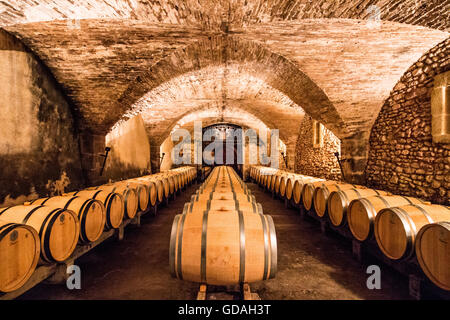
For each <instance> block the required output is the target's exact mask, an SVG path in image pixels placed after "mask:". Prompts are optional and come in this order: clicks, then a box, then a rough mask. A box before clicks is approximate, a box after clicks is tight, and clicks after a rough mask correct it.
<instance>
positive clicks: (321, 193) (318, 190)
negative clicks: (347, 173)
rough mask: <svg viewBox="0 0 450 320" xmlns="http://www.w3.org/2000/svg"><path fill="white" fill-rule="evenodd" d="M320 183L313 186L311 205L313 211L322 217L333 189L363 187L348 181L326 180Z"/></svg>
mask: <svg viewBox="0 0 450 320" xmlns="http://www.w3.org/2000/svg"><path fill="white" fill-rule="evenodd" d="M326 182H327V183H323V184H322V185H318V186H316V187H315V189H314V192H313V205H314V211H315V212H316V214H317V215H318V216H319V217H323V216H324V215H325V213H326V210H327V205H328V198H329V196H330V194H331V193H332V192H334V191H341V190H348V189H355V188H359V189H364V188H365V187H362V186H358V185H354V184H349V183H339V182H334V183H333V182H331V183H328V182H329V181H326Z"/></svg>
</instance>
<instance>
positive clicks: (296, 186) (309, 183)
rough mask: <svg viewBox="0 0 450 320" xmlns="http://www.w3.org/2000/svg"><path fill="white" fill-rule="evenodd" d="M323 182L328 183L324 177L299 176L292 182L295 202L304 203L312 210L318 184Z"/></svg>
mask: <svg viewBox="0 0 450 320" xmlns="http://www.w3.org/2000/svg"><path fill="white" fill-rule="evenodd" d="M322 183H327V181H324V180H323V179H319V178H313V177H307V178H304V177H299V178H296V179H295V180H294V181H293V184H292V188H293V189H292V196H293V198H294V202H295V204H299V203H300V202H302V203H303V206H304V207H305V208H306V209H307V210H310V209H311V207H312V197H313V193H314V190H315V186H316V185H318V186H319V185H321V184H322Z"/></svg>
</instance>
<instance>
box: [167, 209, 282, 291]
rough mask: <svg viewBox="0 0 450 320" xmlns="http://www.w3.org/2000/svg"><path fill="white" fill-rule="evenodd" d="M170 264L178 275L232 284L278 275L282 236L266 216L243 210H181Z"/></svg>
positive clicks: (173, 227) (177, 217)
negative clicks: (278, 244)
mask: <svg viewBox="0 0 450 320" xmlns="http://www.w3.org/2000/svg"><path fill="white" fill-rule="evenodd" d="M169 266H170V272H171V274H172V276H173V277H176V278H179V279H183V280H188V281H194V282H200V283H206V284H212V285H232V284H240V283H244V282H256V281H260V280H266V279H271V278H274V277H275V274H276V270H277V240H276V234H275V226H274V224H273V220H272V218H271V217H270V216H267V215H257V214H250V213H242V212H239V211H228V212H227V211H224V212H213V211H211V212H208V211H204V212H203V213H201V214H200V213H197V214H182V215H177V216H176V217H175V219H174V221H173V224H172V232H171V236H170V249H169Z"/></svg>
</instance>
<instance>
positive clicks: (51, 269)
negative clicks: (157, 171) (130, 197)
mask: <svg viewBox="0 0 450 320" xmlns="http://www.w3.org/2000/svg"><path fill="white" fill-rule="evenodd" d="M186 187H187V185H185V186H183V188H181V189H179V190H178V191H177V192H174V193H173V194H172V195H171V196H170V198H171V199H172V200H175V199H176V194H177V193H178V194H180V193H181V191H182V190H185V189H186ZM168 204H169V198H166V199H164V200H163V201H162V202H161V203H156V204H155V206H153V207H150V208H148V209H147V210H146V211H141V212H138V213H137V214H136V216H135V217H134V218H133V219H125V220H124V221H123V222H122V224H121V225H120V227H119V228H117V229H112V230H108V231H104V232H103V234H102V235H101V236H100V238H99V239H98V240H96V241H94V242H91V243H89V244H86V245H80V244H78V245H77V247H76V248H75V250H74V252H73V253H72V255H71V256H70V257H69V258H68V259H67V260H66V261H64V262H62V263H52V264H43V265H40V266H38V267H37V268H36V270H35V271H34V273H33V275H32V276H31V277H30V279H28V281H27V282H26V283H25V285H23V286H22V287H20V288H19V289H17V290H15V291H12V292H7V293H0V300H13V299H15V298H17V297H19V296H21V295H22V294H24V293H25V292H27V291H28V290H30V289H32V288H33V287H35V286H36V285H38V284H40V283H47V284H55V285H57V284H59V285H62V284H63V285H65V284H66V281H67V279H68V276H70V275H68V274H67V267H68V266H70V265H73V264H74V263H75V260H76V259H78V258H80V257H81V256H83V255H84V254H86V253H87V252H89V251H91V250H92V249H94V248H95V247H97V246H98V245H99V244H101V243H103V242H105V241H106V240H108V239H116V240H118V241H122V240H123V238H124V235H125V227H127V226H129V225H132V226H135V227H140V226H141V217H142V216H144V215H147V214H149V215H151V216H156V214H157V212H158V207H159V206H161V205H168Z"/></svg>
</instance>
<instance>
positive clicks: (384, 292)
mask: <svg viewBox="0 0 450 320" xmlns="http://www.w3.org/2000/svg"><path fill="white" fill-rule="evenodd" d="M248 186H249V188H250V189H251V190H252V192H253V194H254V195H255V197H256V200H257V201H258V202H260V203H261V204H262V206H263V209H264V213H265V214H270V215H271V216H272V217H273V219H274V221H275V225H276V230H277V239H278V273H277V276H276V278H275V279H272V280H268V281H264V282H260V283H256V284H252V285H251V288H252V291H254V292H257V293H258V294H259V295H260V297H261V298H262V299H263V300H269V299H409V296H408V281H407V279H406V278H405V277H403V276H402V275H400V274H398V273H396V272H395V271H394V270H392V269H390V268H388V267H387V266H383V265H380V267H381V283H382V284H381V289H380V290H369V289H368V288H367V286H366V281H367V278H368V276H369V275H368V274H366V268H367V265H368V264H367V263H366V264H365V265H361V264H360V263H359V262H357V261H356V260H354V259H353V258H352V253H351V243H350V242H349V241H348V240H346V239H344V238H342V237H339V236H337V235H333V234H332V235H327V236H325V235H322V234H321V233H320V226H319V224H318V223H317V222H315V221H313V220H306V221H302V220H301V219H300V216H299V215H298V212H297V211H296V210H294V209H286V208H285V207H284V204H283V202H281V201H279V200H273V199H272V198H271V196H270V194H268V193H265V192H264V191H262V189H260V188H259V187H258V186H257V185H255V184H253V183H248ZM197 188H198V185H192V186H190V187H188V188H187V190H186V191H184V192H182V194H181V195H177V198H176V200H175V201H171V202H170V204H169V206H168V207H161V208H160V209H159V211H158V215H157V216H156V217H151V216H150V215H146V216H143V218H142V225H141V227H140V228H135V227H133V226H129V227H127V228H126V229H125V238H124V240H123V241H122V242H118V241H107V242H105V243H103V244H101V245H99V246H98V247H96V248H94V249H93V250H92V251H91V252H89V253H88V254H86V255H84V256H83V257H81V258H80V259H79V260H78V261H77V265H78V266H79V267H80V268H81V273H82V288H81V290H68V289H66V287H65V286H60V285H59V286H55V285H46V284H40V285H38V286H36V287H35V288H33V289H32V290H30V291H28V292H27V293H25V294H24V295H22V296H21V297H20V298H19V299H91V300H92V299H195V298H196V295H197V291H198V288H199V285H198V284H196V283H189V282H184V281H181V280H177V279H174V278H171V276H170V274H169V254H168V252H169V238H170V230H171V226H172V221H173V218H174V216H175V215H176V214H178V213H180V212H181V211H182V208H183V205H184V203H185V202H187V201H188V200H189V199H190V196H191V194H192V193H193V192H195V190H196V189H197ZM368 263H369V264H376V263H377V261H370V262H368Z"/></svg>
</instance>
